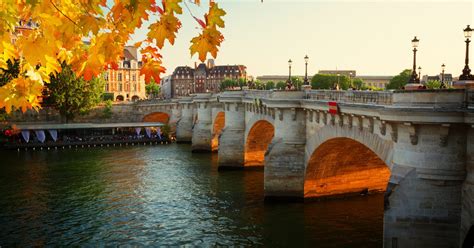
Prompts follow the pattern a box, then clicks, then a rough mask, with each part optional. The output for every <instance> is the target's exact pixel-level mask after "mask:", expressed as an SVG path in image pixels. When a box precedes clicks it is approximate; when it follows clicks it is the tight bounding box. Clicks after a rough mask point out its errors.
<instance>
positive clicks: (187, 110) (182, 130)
mask: <svg viewBox="0 0 474 248" xmlns="http://www.w3.org/2000/svg"><path fill="white" fill-rule="evenodd" d="M180 105H181V118H180V119H179V120H178V121H177V123H176V140H177V142H178V143H191V140H192V137H193V114H194V113H193V111H194V109H193V104H192V102H191V98H189V99H183V100H180Z"/></svg>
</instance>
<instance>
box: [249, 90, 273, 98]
mask: <svg viewBox="0 0 474 248" xmlns="http://www.w3.org/2000/svg"><path fill="white" fill-rule="evenodd" d="M272 93H273V91H272V90H246V91H245V97H247V98H270V97H271V95H272Z"/></svg>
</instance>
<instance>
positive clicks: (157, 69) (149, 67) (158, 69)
mask: <svg viewBox="0 0 474 248" xmlns="http://www.w3.org/2000/svg"><path fill="white" fill-rule="evenodd" d="M142 62H143V65H142V68H141V69H140V74H141V75H145V82H146V83H149V82H150V80H151V79H152V78H153V79H154V80H155V82H156V83H157V84H159V83H160V74H161V73H165V72H166V69H165V68H164V67H162V66H161V61H159V60H152V59H148V58H146V57H145V59H143V60H142Z"/></svg>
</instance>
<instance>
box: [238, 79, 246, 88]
mask: <svg viewBox="0 0 474 248" xmlns="http://www.w3.org/2000/svg"><path fill="white" fill-rule="evenodd" d="M237 84H238V86H239V87H240V89H242V87H244V86H247V80H245V78H239V80H237Z"/></svg>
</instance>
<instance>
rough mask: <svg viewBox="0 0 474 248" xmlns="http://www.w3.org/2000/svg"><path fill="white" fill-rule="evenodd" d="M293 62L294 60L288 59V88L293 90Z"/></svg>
mask: <svg viewBox="0 0 474 248" xmlns="http://www.w3.org/2000/svg"><path fill="white" fill-rule="evenodd" d="M291 64H293V61H291V59H290V60H288V89H289V90H291V86H292V83H291Z"/></svg>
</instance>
